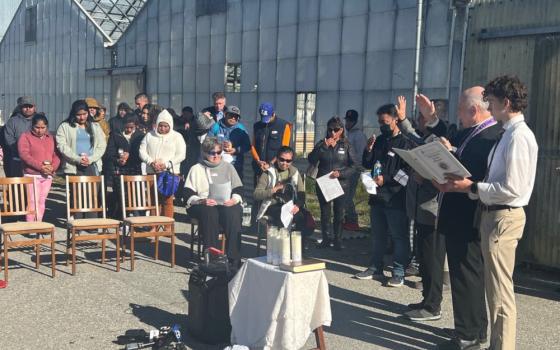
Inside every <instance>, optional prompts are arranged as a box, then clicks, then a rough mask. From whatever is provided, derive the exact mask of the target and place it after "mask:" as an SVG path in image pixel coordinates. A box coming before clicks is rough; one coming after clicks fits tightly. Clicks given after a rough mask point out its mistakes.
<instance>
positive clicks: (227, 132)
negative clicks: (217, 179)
mask: <svg viewBox="0 0 560 350" xmlns="http://www.w3.org/2000/svg"><path fill="white" fill-rule="evenodd" d="M208 136H210V137H217V138H218V139H222V140H223V141H229V142H231V144H232V146H233V148H235V154H233V156H232V158H233V160H232V161H231V164H232V165H233V166H234V167H235V170H237V173H238V174H240V176H243V175H242V174H243V155H244V154H245V153H246V152H248V151H249V149H250V148H251V140H250V139H249V133H247V129H246V128H245V126H244V125H243V124H241V123H239V122H238V123H237V124H235V125H233V126H229V125H227V124H226V121H225V118H222V119H220V121H219V122H217V123H215V124H214V125H213V126H212V128H211V129H210V131H208Z"/></svg>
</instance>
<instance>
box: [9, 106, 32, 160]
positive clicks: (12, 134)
mask: <svg viewBox="0 0 560 350" xmlns="http://www.w3.org/2000/svg"><path fill="white" fill-rule="evenodd" d="M31 119H32V117H29V118H26V117H24V116H23V114H21V113H18V114H16V115H14V116H13V117H11V118H10V119H8V122H6V125H5V126H4V137H5V138H6V144H7V145H8V146H9V147H10V154H11V156H12V157H14V158H16V157H18V158H19V153H18V150H17V141H18V139H19V137H20V136H21V134H23V133H24V132H27V131H29V130H31Z"/></svg>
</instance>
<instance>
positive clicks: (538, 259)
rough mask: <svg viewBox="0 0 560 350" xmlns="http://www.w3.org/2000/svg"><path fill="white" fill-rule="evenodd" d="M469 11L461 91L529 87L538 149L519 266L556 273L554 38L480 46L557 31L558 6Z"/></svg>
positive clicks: (520, 2)
mask: <svg viewBox="0 0 560 350" xmlns="http://www.w3.org/2000/svg"><path fill="white" fill-rule="evenodd" d="M473 4H474V6H473V8H472V9H471V11H470V21H469V35H468V41H467V46H466V56H465V71H464V80H463V82H464V83H463V86H465V87H468V86H473V85H484V84H486V83H487V82H488V81H489V80H490V79H492V78H494V77H496V76H498V75H502V74H516V75H517V76H519V78H520V79H521V80H522V81H524V82H525V83H526V84H527V86H528V87H529V98H530V105H529V109H528V111H526V113H525V115H526V117H527V119H528V120H529V122H528V123H529V125H530V127H531V128H532V129H533V131H534V132H535V135H536V137H537V142H538V143H539V161H538V169H537V181H536V184H535V189H534V191H533V196H532V198H531V203H530V204H529V207H528V209H527V225H526V227H525V235H524V238H523V240H522V241H521V243H520V248H519V250H518V255H519V256H520V259H521V260H524V261H527V262H531V263H536V264H540V265H545V266H550V267H556V268H560V227H559V209H560V205H559V198H560V184H559V179H558V176H559V175H560V172H558V171H556V167H558V166H560V151H559V150H560V136H559V134H560V123H559V121H560V120H559V118H558V112H560V104H559V103H558V101H560V90H559V86H558V82H559V81H560V66H559V62H560V51H559V41H558V39H557V38H553V39H551V38H547V37H545V36H543V35H532V36H516V35H515V33H513V34H512V36H511V37H507V38H495V39H486V40H479V34H480V33H481V31H483V30H516V29H518V30H519V29H526V28H538V27H545V26H558V25H560V1H557V0H532V1H527V0H511V1H498V0H475V1H474V2H473Z"/></svg>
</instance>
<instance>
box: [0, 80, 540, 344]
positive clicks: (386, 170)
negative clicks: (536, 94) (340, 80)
mask: <svg viewBox="0 0 560 350" xmlns="http://www.w3.org/2000/svg"><path fill="white" fill-rule="evenodd" d="M415 98H416V102H417V105H418V109H419V115H418V116H417V118H407V115H406V99H405V98H404V97H402V96H399V98H398V100H397V103H396V104H394V103H389V104H386V105H382V106H380V107H379V108H378V109H377V121H378V124H379V129H380V132H381V133H380V135H378V136H375V135H373V136H371V137H370V138H369V139H368V138H367V137H366V136H365V135H364V133H363V132H362V130H361V129H360V127H359V125H360V124H361V123H360V121H359V115H358V112H357V111H356V110H352V109H351V110H348V111H347V112H346V114H345V116H344V120H342V119H341V118H338V117H336V116H335V117H332V118H331V119H329V120H328V122H327V130H326V134H325V137H324V138H321V140H320V141H319V142H317V144H316V145H315V147H314V148H313V150H312V151H311V153H309V155H308V162H309V165H310V168H314V169H315V170H316V174H314V175H315V176H324V175H328V176H330V177H331V178H337V179H338V180H339V182H340V184H341V186H342V188H343V189H344V195H342V196H340V197H337V198H335V199H333V200H326V197H327V196H325V195H324V194H323V193H322V191H321V188H320V187H319V186H316V194H317V198H318V202H319V206H320V212H321V214H320V230H321V234H322V239H321V240H320V242H319V245H318V247H319V248H324V249H329V248H333V249H334V250H337V251H339V250H341V249H343V248H344V247H343V244H342V240H341V239H342V232H343V229H346V230H357V229H359V225H358V215H357V213H356V209H355V205H354V202H353V200H354V194H355V192H356V187H357V185H358V182H359V178H360V174H361V173H363V172H364V171H371V176H372V179H373V180H374V182H375V184H376V185H377V193H376V194H375V195H373V194H371V195H370V196H369V202H368V203H369V206H370V222H371V235H372V246H371V260H370V264H369V266H368V267H367V269H365V270H364V271H362V272H359V273H357V274H356V275H355V277H356V278H358V279H380V278H384V274H383V270H384V268H385V265H384V259H383V258H384V255H385V253H386V251H387V245H388V242H389V241H390V242H392V244H391V247H392V252H393V254H392V256H393V261H392V264H391V265H392V270H391V277H390V278H389V279H388V280H387V281H386V285H387V286H390V287H400V286H402V285H403V284H404V279H405V270H406V267H407V266H408V264H409V263H410V261H411V256H412V255H414V256H415V257H416V259H418V261H419V264H420V276H421V278H422V285H423V291H422V300H421V301H420V302H419V303H414V304H410V305H409V309H410V310H409V311H408V312H406V314H405V315H406V316H407V317H408V318H409V319H411V320H413V321H426V320H436V319H439V318H441V303H442V290H443V270H444V264H445V261H446V257H447V263H448V266H449V275H450V284H451V296H452V304H453V312H454V322H455V329H454V334H453V337H452V339H451V340H449V341H447V342H445V343H442V344H440V345H439V347H438V348H439V349H460V350H465V349H475V348H476V349H477V348H479V346H480V343H481V342H484V341H485V340H486V338H487V326H488V323H490V326H491V337H490V348H491V349H513V348H514V347H515V322H516V308H515V298H514V294H513V283H512V274H513V266H514V262H515V249H516V246H517V242H518V241H519V239H520V238H521V235H522V233H523V227H524V224H525V216H524V211H523V207H524V206H526V205H527V204H528V200H529V197H530V195H531V191H532V188H533V184H534V178H535V172H536V159H537V149H538V148H537V144H536V141H535V137H534V135H533V134H532V132H531V130H530V129H529V128H528V127H527V125H526V124H525V122H524V117H523V114H522V113H523V110H524V109H525V108H526V106H527V90H526V87H525V86H524V85H523V83H521V82H520V81H519V79H518V78H516V77H511V76H502V77H498V78H496V79H494V80H492V81H491V82H490V83H488V84H487V85H486V86H485V87H479V86H477V87H472V88H469V89H467V90H465V91H464V92H463V93H462V95H461V97H460V100H459V103H458V107H457V117H458V120H459V122H460V125H461V129H460V130H459V131H458V132H456V133H451V132H450V130H449V129H450V128H449V126H448V125H447V123H446V122H445V121H444V120H442V119H440V118H439V117H438V115H437V111H436V108H435V106H434V103H433V102H432V101H431V100H430V99H429V98H428V97H427V96H425V95H421V94H420V95H418V96H416V97H415ZM212 99H213V102H214V103H213V105H212V106H210V107H208V108H205V109H203V110H201V111H200V112H199V113H194V111H193V108H191V107H189V106H186V107H184V108H183V109H182V111H181V115H177V114H176V113H175V111H174V110H173V109H171V108H164V107H162V106H159V105H157V104H153V103H150V101H149V98H148V96H147V95H146V94H144V93H141V94H138V95H137V96H136V97H135V106H136V109H135V110H133V109H132V108H131V107H130V106H129V105H128V104H127V103H125V102H123V103H120V104H119V105H118V107H117V111H116V115H115V116H114V117H112V118H110V119H109V120H106V119H105V111H106V108H105V107H104V106H102V105H100V104H99V103H98V101H96V100H95V99H94V98H92V97H88V98H86V99H84V100H77V101H75V102H74V103H73V104H72V106H71V109H70V112H69V114H68V117H67V118H66V119H65V120H64V121H63V122H62V123H61V124H60V125H58V126H57V128H56V133H55V135H51V134H50V133H49V131H48V130H49V122H48V118H47V117H46V116H45V115H44V114H42V113H38V112H37V111H36V105H35V103H34V101H33V98H32V97H29V96H25V97H22V98H20V99H18V103H17V107H16V109H15V110H14V112H13V114H12V116H11V117H10V118H9V120H8V121H7V123H6V125H5V126H4V127H3V130H2V133H1V135H2V140H1V141H2V145H1V146H2V148H3V151H4V167H5V171H6V175H7V176H9V177H17V176H28V177H35V178H36V179H37V184H38V191H37V195H38V197H39V198H38V203H39V208H38V215H37V218H38V219H39V220H40V219H41V218H42V216H43V214H44V210H45V200H46V197H47V195H48V193H49V190H50V187H51V182H52V177H53V175H54V174H55V173H56V172H57V170H59V168H60V167H62V172H63V173H64V174H65V175H104V176H105V177H106V179H107V183H108V184H110V185H111V186H112V189H113V192H112V194H111V195H112V196H114V197H113V198H114V200H110V201H109V203H110V206H109V208H108V213H109V215H110V216H113V217H119V216H120V213H121V209H120V208H119V203H120V201H119V200H117V198H120V194H121V191H122V190H121V189H120V188H119V181H118V177H119V176H120V175H132V174H159V173H162V172H164V171H167V172H171V173H172V174H176V175H179V176H180V177H182V178H183V183H184V186H181V187H182V188H181V190H180V192H179V194H177V196H179V197H181V199H182V200H183V203H184V204H185V206H186V208H187V212H188V214H189V215H190V216H191V217H194V218H197V219H198V222H199V230H200V233H201V235H202V237H203V240H204V245H205V247H211V246H214V247H216V246H218V236H219V234H220V233H225V236H226V242H227V245H226V252H227V254H228V257H229V258H230V260H231V262H232V264H234V265H236V266H237V267H238V266H239V264H240V263H241V234H240V231H241V222H242V220H241V219H242V206H241V205H242V202H243V200H244V199H243V198H242V193H243V192H242V190H241V189H242V187H243V180H244V177H243V173H244V169H243V163H244V155H245V153H248V152H249V153H250V154H251V157H252V158H253V161H252V168H253V174H254V178H253V181H254V182H253V183H254V193H253V200H254V203H253V206H252V208H253V212H252V220H253V222H256V221H258V220H260V219H262V218H263V217H264V216H266V217H267V218H268V220H269V223H270V224H274V225H280V212H281V208H282V205H283V204H285V203H287V202H288V201H290V200H292V201H293V203H294V206H293V209H292V214H293V215H294V225H295V229H297V230H300V231H302V233H303V236H304V237H308V236H309V235H310V234H311V233H312V232H313V218H312V216H311V214H310V213H309V211H307V210H306V208H305V198H306V193H305V192H306V191H305V186H304V177H303V176H302V174H301V173H300V171H299V170H298V169H297V168H296V167H295V166H294V164H293V162H294V160H295V152H294V149H293V148H292V147H291V143H292V139H293V137H292V126H291V124H290V123H289V122H287V121H286V120H283V119H281V118H280V117H278V116H277V115H276V113H275V110H274V106H273V105H272V104H271V103H268V102H265V103H262V104H261V105H260V107H259V116H260V118H259V120H258V121H257V122H256V123H255V124H254V125H253V135H252V137H251V136H250V135H249V132H248V129H247V127H246V126H245V125H244V124H243V118H242V115H243V114H242V113H241V111H240V109H239V108H238V107H237V106H228V105H227V103H226V96H225V95H224V94H223V93H221V92H218V93H214V94H213V95H212ZM412 119H413V120H412ZM429 142H441V143H442V144H443V145H444V146H445V147H446V148H447V149H448V150H449V151H450V152H451V153H453V154H454V155H455V157H456V158H457V159H458V160H459V161H460V162H461V163H462V164H463V166H464V167H465V168H466V169H467V170H468V171H469V172H470V173H471V175H472V176H471V177H470V178H461V177H458V176H456V175H453V174H447V176H448V178H447V180H448V182H447V183H445V184H440V183H437V182H435V181H433V180H432V179H426V178H422V177H421V176H420V175H419V174H418V173H416V172H415V171H414V169H412V168H411V167H410V165H409V164H407V163H406V162H405V161H403V159H401V158H400V157H399V155H398V154H396V153H395V151H394V149H395V148H398V149H412V148H415V147H418V146H421V145H424V144H426V143H429ZM308 170H309V169H308ZM160 203H161V204H162V213H163V214H164V215H166V216H170V217H172V216H173V213H174V207H173V205H174V196H173V195H169V196H162V198H161V201H160ZM85 215H88V214H85ZM28 219H29V220H32V218H28ZM411 222H413V223H414V230H415V239H414V242H415V243H414V245H413V247H411V244H410V234H409V232H410V230H409V227H410V223H411ZM389 238H390V239H389ZM307 245H308V242H307V241H306V240H304V246H307ZM487 304H488V308H489V309H490V319H488V317H487V313H486V307H487Z"/></svg>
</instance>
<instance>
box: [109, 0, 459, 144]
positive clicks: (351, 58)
mask: <svg viewBox="0 0 560 350" xmlns="http://www.w3.org/2000/svg"><path fill="white" fill-rule="evenodd" d="M416 3H417V1H416V0H369V1H368V0H243V1H241V0H228V2H227V12H226V13H218V14H213V15H210V16H200V17H196V11H195V6H196V1H195V0H184V1H183V0H179V1H177V0H173V1H149V2H148V3H147V4H146V6H145V8H144V9H143V10H142V11H141V13H140V14H139V15H138V16H137V18H136V19H135V21H134V23H132V24H131V26H130V27H129V28H128V30H127V32H126V33H125V34H124V35H123V37H122V38H121V40H120V41H119V42H118V43H117V45H116V47H117V50H118V65H119V66H130V65H146V66H147V70H146V72H147V81H146V86H147V90H148V91H147V92H148V93H149V94H150V95H152V96H153V97H154V100H156V101H157V102H158V103H160V104H162V105H170V106H172V107H173V108H175V109H176V110H178V109H179V108H180V107H181V106H183V105H191V106H193V107H194V108H195V109H200V108H203V107H205V106H207V105H208V104H209V103H210V102H211V101H210V95H211V93H212V92H214V91H220V90H223V89H224V65H225V63H226V62H228V63H241V69H242V72H241V92H238V93H228V94H227V95H228V103H230V104H237V105H239V106H240V108H241V110H242V112H243V113H244V115H245V117H244V121H245V123H246V124H248V126H249V127H251V126H252V125H251V124H252V122H253V121H254V118H255V116H256V114H257V113H256V112H257V106H258V103H259V101H264V100H269V101H271V102H273V103H275V105H276V107H277V111H278V114H279V115H280V116H282V117H283V118H286V119H288V120H290V121H294V116H295V106H296V93H297V92H299V91H311V92H317V110H316V116H317V121H318V122H317V123H316V125H317V129H318V130H320V132H321V133H323V131H324V128H325V124H326V120H327V119H328V118H330V117H331V116H333V115H335V114H339V115H341V114H343V113H344V112H345V111H346V109H349V108H354V109H356V110H358V111H359V112H360V114H361V115H365V116H366V118H364V119H365V120H364V126H365V128H366V132H368V133H371V132H372V131H373V128H375V127H377V120H376V119H377V118H376V117H375V111H376V109H377V108H378V107H379V106H380V105H381V104H384V103H389V102H392V101H395V96H396V95H399V94H404V95H406V96H407V97H408V99H409V101H411V99H412V83H413V68H414V48H415V37H416V27H415V26H416V11H417V10H416ZM425 3H426V8H427V10H426V14H427V15H426V16H427V18H426V22H425V23H426V34H425V37H424V49H423V58H424V60H425V61H426V62H430V63H429V64H427V65H424V66H423V69H422V72H421V73H422V77H421V88H422V91H424V92H425V93H427V94H429V95H430V96H432V97H434V98H446V96H445V95H446V90H445V88H446V82H447V58H448V42H449V26H450V15H449V10H448V9H449V1H448V0H429V1H425ZM453 83H454V85H453V86H452V88H453V87H455V88H456V87H457V86H458V82H457V81H454V82H453ZM410 105H411V103H409V108H410Z"/></svg>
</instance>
